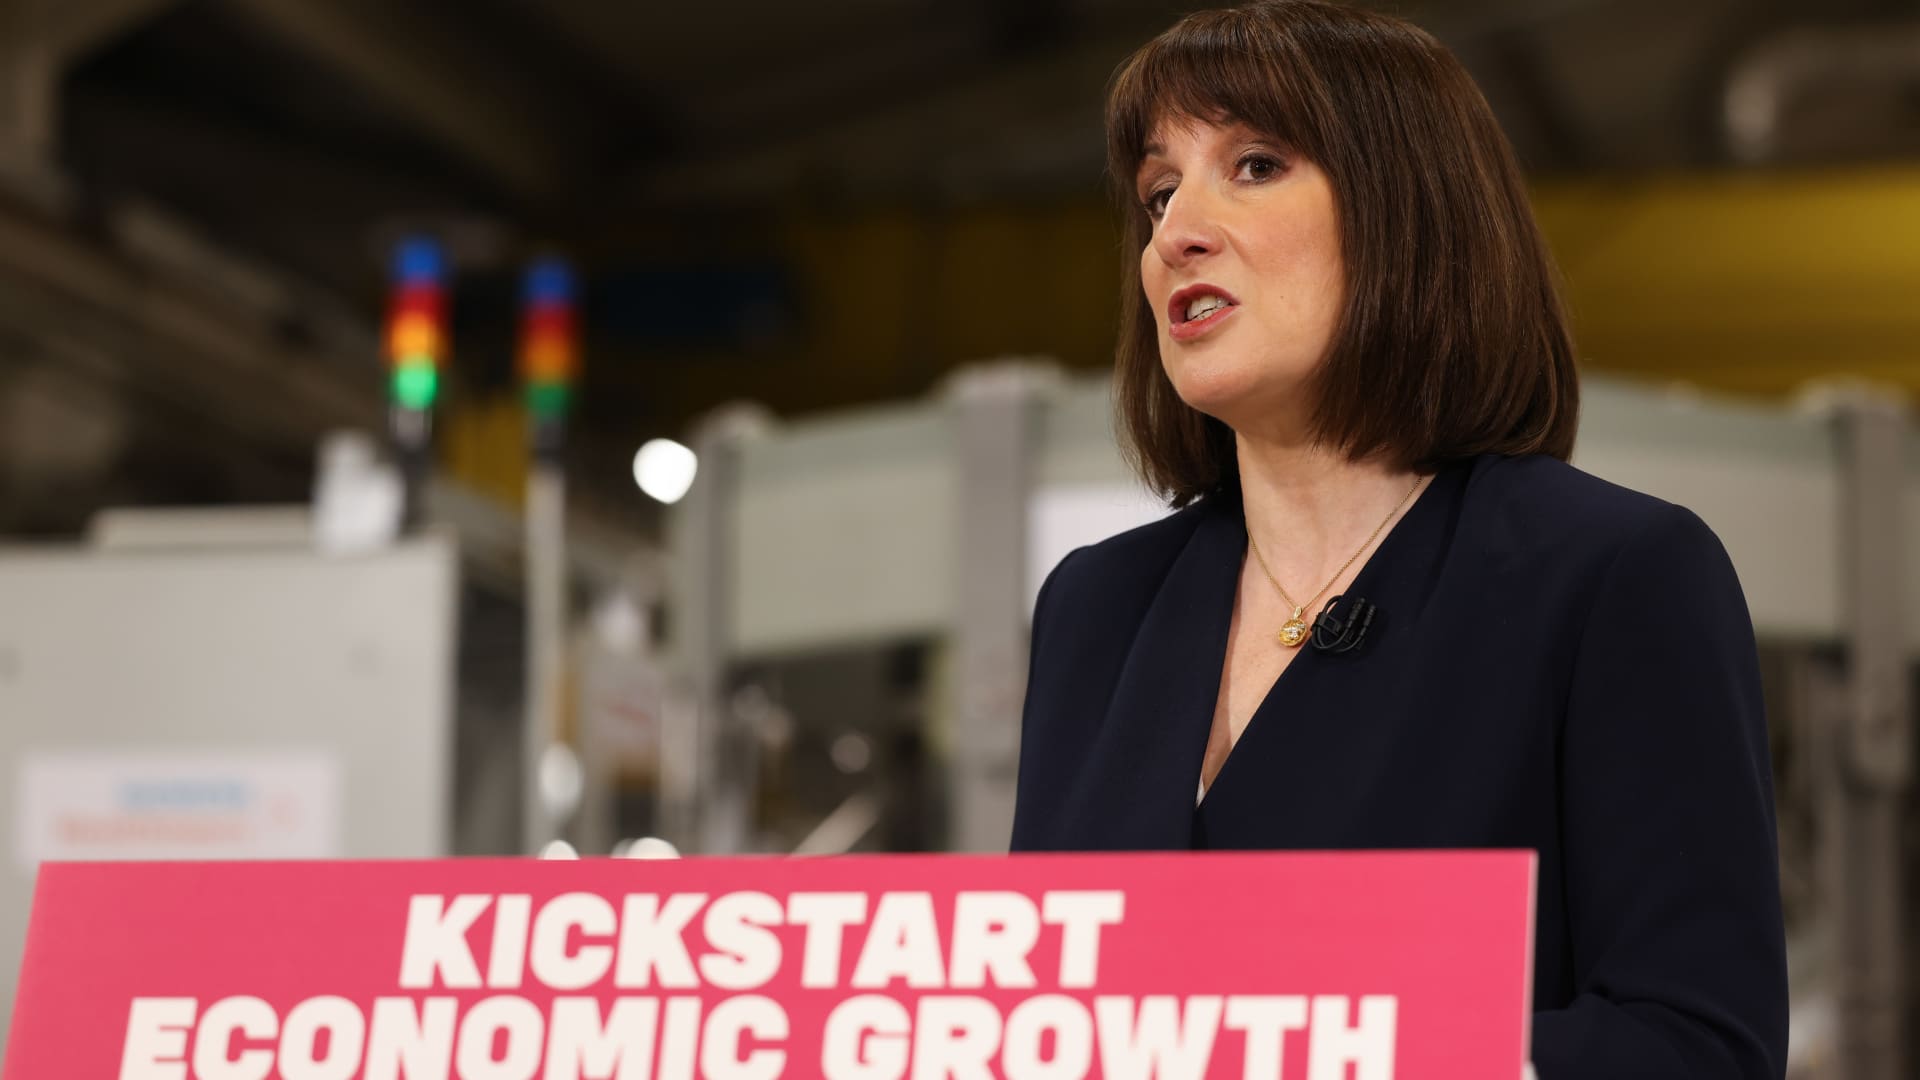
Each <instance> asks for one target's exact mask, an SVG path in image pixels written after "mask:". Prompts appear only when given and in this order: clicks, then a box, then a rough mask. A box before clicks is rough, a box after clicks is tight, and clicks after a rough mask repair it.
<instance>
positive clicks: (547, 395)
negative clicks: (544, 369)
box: [527, 382, 573, 420]
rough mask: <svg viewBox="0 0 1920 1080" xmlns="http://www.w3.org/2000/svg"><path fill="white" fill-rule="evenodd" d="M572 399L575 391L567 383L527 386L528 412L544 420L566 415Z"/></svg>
mask: <svg viewBox="0 0 1920 1080" xmlns="http://www.w3.org/2000/svg"><path fill="white" fill-rule="evenodd" d="M572 398H573V391H572V390H571V389H570V388H569V387H568V386H567V384H566V383H558V382H537V383H529V384H527V411H528V412H530V413H532V414H533V415H534V416H536V417H539V418H540V419H543V420H546V419H552V418H553V417H557V416H564V415H566V412H567V404H568V402H569V401H571V400H572Z"/></svg>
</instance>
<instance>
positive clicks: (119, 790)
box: [14, 752, 340, 871]
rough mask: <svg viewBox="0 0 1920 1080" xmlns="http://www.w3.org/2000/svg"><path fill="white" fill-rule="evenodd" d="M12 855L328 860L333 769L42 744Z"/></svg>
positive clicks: (21, 798)
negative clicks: (55, 748) (50, 749)
mask: <svg viewBox="0 0 1920 1080" xmlns="http://www.w3.org/2000/svg"><path fill="white" fill-rule="evenodd" d="M14 792H15V798H16V800H17V803H16V807H15V811H16V812H15V817H14V821H15V822H16V829H17V836H16V840H17V842H16V844H15V855H16V857H17V858H18V859H19V861H20V863H21V865H22V866H23V867H24V868H25V869H27V870H29V871H31V870H32V869H33V868H34V867H36V866H38V865H39V864H40V863H41V862H43V861H45V860H49V859H58V860H76V861H94V860H117V859H188V860H192V859H325V858H333V857H337V856H338V855H339V854H340V850H339V848H340V768H339V764H338V762H337V761H336V760H335V759H334V758H333V757H332V756H331V755H328V754H323V753H284V752H277V753H209V754H170V753H83V752H72V753H42V754H30V755H27V756H26V757H25V759H24V760H23V761H22V762H21V765H20V775H19V783H18V785H16V786H15V788H14Z"/></svg>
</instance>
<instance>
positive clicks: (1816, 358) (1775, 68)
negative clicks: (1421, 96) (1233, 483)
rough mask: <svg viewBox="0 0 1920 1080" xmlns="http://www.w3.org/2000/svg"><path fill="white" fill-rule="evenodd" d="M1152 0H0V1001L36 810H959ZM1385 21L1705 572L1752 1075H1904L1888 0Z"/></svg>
mask: <svg viewBox="0 0 1920 1080" xmlns="http://www.w3.org/2000/svg"><path fill="white" fill-rule="evenodd" d="M1186 6H1187V5H1179V4H1174V3H1168V2H1164V0H937V2H936V0H827V2H822V3H816V4H792V3H785V2H775V0H743V2H741V3H737V4H735V5H733V6H732V7H728V8H714V7H711V6H710V5H697V4H667V3H662V2H657V0H640V2H625V0H461V2H458V3H454V2H427V0H406V2H401V0H0V787H4V788H5V790H6V791H7V792H8V793H9V794H8V796H7V797H6V798H4V799H0V821H4V822H5V824H6V826H7V827H6V829H5V831H4V835H5V837H6V839H7V841H8V842H9V843H10V844H11V845H12V849H13V854H14V857H13V858H12V859H10V860H8V861H7V864H6V869H5V870H4V872H3V873H4V877H0V971H3V972H5V973H6V974H5V975H4V977H0V978H3V980H4V981H0V1017H4V1016H5V1015H6V1012H7V1007H8V1004H9V1002H8V995H10V986H11V978H12V976H11V973H12V972H13V971H15V970H17V965H18V950H19V943H20V940H21V936H22V934H23V931H24V925H25V918H26V912H27V908H28V904H29V900H30V895H31V884H32V880H33V869H34V866H35V865H36V864H37V862H38V861H39V860H41V859H46V858H102V857H229V856H237V857H246V856H292V857H359V856H436V855H449V854H506V853H528V852H533V851H538V850H540V849H541V848H543V847H544V846H546V845H547V844H548V843H549V842H550V841H553V840H556V839H564V840H565V841H567V842H569V843H570V844H572V845H573V846H575V847H576V848H578V849H579V850H580V851H582V852H586V853H588V854H605V853H609V852H614V851H622V852H624V851H628V850H630V849H631V848H632V847H633V842H634V841H635V840H637V839H639V838H642V837H661V838H665V839H666V840H668V841H670V842H671V843H673V844H676V845H678V846H679V848H680V849H682V850H683V851H689V852H712V853H722V852H795V851H799V852H819V853H832V852H842V851H852V850H857V851H941V850H996V849H999V850H1004V846H1005V842H1006V836H1007V831H1008V826H1009V824H1010V821H1011V809H1012V794H1011V793H1012V782H1013V776H1014V768H1015V761H1016V758H1017V753H1018V719H1019V710H1020V697H1021V690H1022V684H1023V678H1024V670H1023V669H1024V664H1025V655H1026V654H1025V649H1026V619H1027V615H1028V612H1029V610H1030V607H1031V600H1032V596H1033V593H1034V591H1035V590H1036V589H1037V588H1038V584H1039V581H1040V580H1041V578H1042V577H1043V576H1044V575H1045V573H1046V571H1047V570H1048V569H1049V568H1050V567H1051V566H1052V564H1053V562H1054V561H1055V560H1057V559H1058V558H1059V557H1060V556H1061V555H1062V554H1064V553H1065V552H1066V551H1067V550H1070V549H1071V548H1072V547H1074V546H1077V545H1078V544H1081V543H1087V542H1090V541H1093V540H1097V539H1099V538H1101V537H1103V536H1105V535H1108V534H1110V533H1112V532H1115V531H1118V530H1119V529H1122V528H1125V527H1128V526H1130V525H1132V524H1135V523H1138V522H1141V521H1145V520H1148V519H1150V518H1151V517H1152V516H1154V515H1155V514H1156V513H1158V511H1157V510H1156V508H1155V507H1154V506H1153V505H1152V504H1151V502H1150V501H1149V500H1147V499H1146V498H1145V496H1144V495H1143V494H1141V493H1140V492H1139V491H1138V490H1137V489H1136V488H1135V487H1134V486H1133V484H1132V482H1131V481H1130V480H1129V478H1128V476H1127V474H1126V472H1125V470H1124V469H1123V468H1122V466H1121V464H1120V462H1119V459H1118V457H1117V454H1116V452H1115V450H1114V447H1113V441H1112V433H1111V422H1110V419H1109V404H1108V398H1107V386H1106V378H1105V372H1106V370H1107V366H1108V364H1109V359H1110V355H1111V349H1112V345H1113V341H1114V337H1115V333H1114V329H1115V318H1116V313H1117V310H1118V307H1117V299H1116V283H1117V281H1118V279H1119V270H1120V260H1121V259H1122V258H1127V257H1131V256H1130V255H1128V254H1125V253H1122V252H1120V251H1119V237H1118V232H1117V228H1116V223H1115V215H1114V212H1113V209H1112V207H1111V206H1110V205H1109V204H1108V202H1107V200H1106V198H1105V196H1104V193H1103V189H1102V176H1101V168H1102V152H1103V146H1102V134H1101V129H1100V108H1101V100H1102V95H1103V91H1104V87H1105V83H1106V79H1107V77H1108V76H1109V74H1110V73H1111V72H1112V70H1113V68H1114V67H1115V65H1116V64H1117V63H1118V62H1119V61H1120V60H1121V59H1122V58H1123V57H1124V56H1125V55H1126V54H1127V53H1128V52H1129V51H1131V50H1132V49H1133V48H1134V47H1136V46H1138V45H1139V44H1140V43H1142V42H1143V41H1145V40H1146V39H1147V38H1148V37H1150V36H1152V35H1153V34H1154V33H1156V32H1158V31H1159V30H1161V29H1163V28H1164V27H1165V26H1166V25H1168V24H1169V23H1170V22H1171V21H1172V19H1173V18H1174V17H1176V16H1177V14H1179V12H1180V11H1182V10H1184V9H1185V7H1186ZM1396 10H1398V11H1399V12H1400V13H1401V14H1405V15H1407V16H1409V17H1411V18H1413V19H1415V20H1416V21H1418V22H1420V23H1421V24H1422V25H1424V26H1426V27H1428V28H1429V29H1431V30H1432V31H1434V32H1435V33H1436V34H1437V35H1439V36H1440V37H1441V38H1442V39H1443V40H1444V41H1445V42H1446V43H1447V44H1448V45H1449V46H1450V47H1452V48H1453V49H1454V50H1455V51H1456V52H1457V53H1458V54H1459V55H1460V57H1461V58H1462V59H1463V60H1464V61H1465V62H1466V63H1467V65H1468V66H1469V67H1470V68H1471V69H1472V71H1473V73H1474V75H1475V77H1476V78H1477V79H1478V80H1479V82H1480V84H1481V86H1482V87H1483V89H1484V90H1485V92H1486V94H1487V96H1488V97H1489V99H1490V100H1491V102H1492V104H1493V106H1494V108H1495V111H1496V112H1497V113H1498V114H1499V116H1500V119H1501V121H1502V123H1503V124H1504V126H1505V128H1506V130H1507V132H1508V134H1509V135H1510V137H1511V138H1512V140H1513V142H1514V144H1515V146H1516V148H1517V149H1518V151H1519V153H1520V156H1521V158H1522V159H1523V162H1524V163H1525V165H1526V167H1527V169H1528V171H1529V173H1530V176H1531V178H1532V182H1533V185H1534V196H1535V202H1536V206H1537V210H1538V213H1539V215H1540V217H1541V220H1542V222H1543V224H1544V225H1545V228H1546V230H1547V234H1548V237H1549V240H1550V242H1551V244H1552V247H1553V249H1554V253H1555V256H1556V258H1557V260H1558V262H1559V264H1560V266H1561V268H1562V270H1563V272H1564V274H1565V276H1566V279H1567V288H1568V295H1569V298H1570V301H1571V304H1572V308H1573V312H1574V316H1575V320H1576V330H1577V337H1578V340H1579V344H1580V354H1581V357H1582V360H1583V362H1584V364H1585V369H1586V372H1587V384H1586V385H1587V406H1586V412H1585V416H1584V420H1583V429H1582V435H1581V445H1580V450H1579V453H1578V456H1577V458H1576V463H1577V464H1580V465H1581V466H1583V467H1585V468H1587V469H1588V470H1589V471H1592V472H1596V473H1598V474H1600V475H1602V476H1605V477H1607V478H1609V479H1613V480H1616V481H1619V482H1621V483H1625V484H1628V485H1630V486H1634V487H1638V488H1641V489H1643V490H1646V491H1649V492H1652V493H1654V494H1657V495H1661V496H1663V497H1665V498H1669V499H1672V500H1674V501H1677V502H1681V503H1683V504H1686V505H1688V506H1691V507H1693V508H1694V509H1695V510H1696V511H1698V512H1699V513H1700V514H1702V516H1704V517H1705V518H1706V519H1707V520H1708V522H1709V523H1710V524H1712V525H1713V526H1714V528H1715V529H1716V530H1717V531H1718V532H1719V534H1720V535H1721V537H1722V538H1723V539H1724V540H1725V542H1726V544H1727V546H1728V548H1729V550H1730V551H1731V552H1732V554H1733V556H1734V559H1735V562H1736V563H1737V564H1738V567H1739V569H1740V572H1741V576H1742V579H1743V582H1744V583H1745V586H1746V588H1747V591H1748V595H1749V600H1750V603H1751V605H1752V608H1753V613H1754V618H1755V622H1756V626H1757V629H1758V632H1759V635H1760V638H1761V645H1762V653H1763V659H1764V661H1765V667H1766V677H1767V692H1768V696H1769V705H1770V710H1771V723H1772V725H1773V729H1774V755H1775V768H1776V774H1777V775H1776V785H1777V788H1778V796H1779V815H1780V825H1781V859H1782V874H1783V882H1784V887H1785V890H1786V900H1787V905H1788V917H1789V929H1790V937H1791V939H1792V951H1793V957H1792V960H1793V976H1794V995H1795V1005H1794V1050H1793V1055H1794V1061H1793V1069H1794V1075H1795V1076H1801V1077H1822V1078H1826V1077H1835V1078H1838V1077H1875V1078H1878V1077H1888V1078H1891V1077H1896V1076H1899V1077H1905V1076H1914V1075H1920V1071H1916V1068H1917V1067H1920V1066H1916V1063H1915V1060H1914V1058H1913V1056H1912V1055H1911V1054H1910V1053H1909V1052H1908V1050H1907V1048H1906V1047H1905V1039H1906V1036H1905V1033H1906V1031H1907V1030H1908V1029H1909V1028H1910V1027H1912V1026H1913V1025H1912V1024H1911V1021H1912V1020H1913V1019H1916V1018H1920V1010H1917V1009H1916V1008H1915V1005H1914V995H1913V994H1912V993H1911V992H1910V990H1909V987H1910V985H1911V984H1912V982H1913V980H1912V978H1911V975H1912V973H1913V972H1914V971H1915V970H1916V969H1917V965H1916V957H1920V952H1916V951H1915V950H1914V949H1913V948H1911V947H1910V945H1909V942H1910V941H1912V940H1914V934H1913V930H1914V929H1915V928H1914V926H1913V925H1912V924H1913V922H1914V915H1913V912H1914V910H1915V908H1914V905H1913V904H1911V903H1910V901H1909V900H1908V897H1909V895H1911V889H1910V885H1909V879H1910V877H1911V873H1912V870H1913V867H1914V865H1915V859H1914V856H1913V845H1914V838H1915V837H1920V829H1916V828H1915V826H1916V824H1920V822H1916V820H1915V815H1914V799H1913V797H1912V794H1911V792H1912V783H1911V779H1910V777H1911V772H1912V761H1913V756H1914V751H1913V747H1912V738H1911V729H1912V724H1913V700H1914V699H1913V681H1914V678H1913V673H1914V667H1913V664H1912V655H1913V652H1912V647H1911V646H1912V645H1913V644H1914V643H1915V642H1916V641H1920V630H1917V629H1916V628H1920V566H1916V565H1915V558H1914V554H1913V552H1914V550H1915V544H1914V537H1915V535H1916V532H1915V530H1916V528H1917V527H1920V487H1916V472H1915V469H1914V465H1915V464H1916V461H1917V460H1920V456H1917V455H1920V451H1916V447H1915V439H1914V434H1913V427H1912V423H1911V419H1910V414H1909V412H1908V411H1907V408H1906V406H1905V404H1904V401H1905V397H1904V391H1905V390H1906V389H1907V388H1910V387H1913V386H1916V385H1920V6H1917V5H1916V4H1915V3H1914V2H1913V0H1821V2H1819V3H1815V2H1813V0H1681V2H1677V3H1676V2H1673V0H1517V2H1516V0H1429V2H1424V3H1421V2H1408V3H1405V4H1402V5H1399V6H1398V7H1397V9H1396ZM1656 617H1657V616H1656Z"/></svg>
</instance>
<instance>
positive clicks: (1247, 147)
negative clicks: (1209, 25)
mask: <svg viewBox="0 0 1920 1080" xmlns="http://www.w3.org/2000/svg"><path fill="white" fill-rule="evenodd" d="M1135 181H1136V182H1135V187H1134V190H1135V192H1136V194H1138V195H1139V197H1140V201H1141V203H1142V204H1144V205H1145V206H1146V209H1147V214H1148V217H1149V218H1151V219H1152V221H1153V239H1152V241H1151V242H1150V243H1148V244H1147V246H1146V249H1145V250H1143V251H1142V252H1141V253H1140V280H1141V283H1142V284H1143V285H1144V286H1145V288H1146V293H1147V305H1148V306H1149V307H1151V308H1152V309H1153V313H1154V315H1153V317H1154V319H1155V321H1156V322H1157V323H1158V325H1159V330H1160V363H1161V365H1162V366H1163V367H1164V368H1165V369H1166V372H1167V377H1168V378H1169V379H1171V380H1172V381H1173V388H1174V390H1175V391H1176V392H1177V393H1179V395H1180V397H1181V399H1182V400H1184V401H1185V402H1186V403H1187V404H1189V405H1191V406H1193V407H1194V408H1196V409H1199V410H1200V411H1201V412H1204V413H1206V414H1207V415H1209V416H1213V417H1216V418H1218V419H1220V420H1221V421H1223V422H1225V423H1226V424H1227V425H1228V426H1229V427H1231V428H1233V429H1234V430H1235V431H1237V432H1240V433H1241V434H1249V433H1251V432H1253V431H1256V430H1262V429H1267V430H1269V431H1270V432H1271V434H1272V435H1274V436H1278V437H1289V436H1291V435H1294V434H1297V433H1298V430H1299V427H1300V426H1301V425H1303V424H1304V423H1305V420H1306V418H1307V416H1308V414H1309V411H1310V406H1311V403H1310V402H1308V401H1306V400H1304V399H1305V393H1304V390H1305V387H1306V385H1307V382H1308V380H1309V379H1310V378H1311V376H1312V375H1313V373H1314V371H1315V370H1316V369H1317V368H1318V367H1319V365H1320V363H1321V361H1322V360H1323V359H1325V357H1326V352H1327V347H1328V344H1329V342H1331V341H1332V338H1333V333H1334V328H1335V326H1336V324H1337V323H1338V321H1339V319H1340V311H1341V306H1342V303H1343V300H1344V292H1345V284H1344V283H1345V276H1344V273H1343V270H1342V266H1341V259H1340V235H1339V225H1338V220H1337V216H1336V213H1335V208H1334V199H1333V187H1332V185H1331V184H1329V183H1328V181H1327V177H1326V174H1325V173H1323V172H1321V171H1320V169H1319V167H1318V166H1316V165H1315V164H1314V163H1313V162H1311V161H1308V160H1307V159H1305V158H1304V157H1301V156H1299V155H1297V154H1295V153H1293V151H1291V150H1290V149H1288V148H1287V147H1284V146H1281V145H1279V144H1277V143H1275V142H1273V141H1272V140H1270V139H1266V138H1263V137H1261V136H1260V135H1259V134H1258V133H1257V132H1255V131H1254V130H1253V129H1251V128H1248V127H1245V126H1243V125H1240V124H1231V125H1228V126H1225V127H1219V126H1215V125H1213V124H1209V123H1204V122H1199V121H1188V122H1181V121H1180V120H1178V119H1174V120H1170V121H1163V122H1162V123H1161V124H1160V125H1159V126H1158V127H1156V128H1155V129H1154V133H1153V137H1152V139H1151V140H1150V141H1149V143H1148V145H1147V156H1146V159H1145V160H1144V161H1142V162H1141V164H1140V171H1139V174H1138V176H1136V177H1135Z"/></svg>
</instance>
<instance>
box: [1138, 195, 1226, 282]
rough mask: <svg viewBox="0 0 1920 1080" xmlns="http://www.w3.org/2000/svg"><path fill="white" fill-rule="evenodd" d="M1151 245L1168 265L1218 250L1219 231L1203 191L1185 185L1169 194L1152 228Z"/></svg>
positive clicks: (1177, 264) (1181, 264) (1189, 260)
mask: <svg viewBox="0 0 1920 1080" xmlns="http://www.w3.org/2000/svg"><path fill="white" fill-rule="evenodd" d="M1153 246H1154V247H1155V249H1157V250H1158V251H1159V254H1160V258H1161V259H1162V260H1163V261H1164V262H1165V263H1166V264H1167V265H1168V266H1184V265H1186V264H1187V263H1189V262H1191V261H1192V260H1194V259H1197V258H1200V257H1201V256H1204V255H1209V254H1212V253H1213V252H1215V251H1218V250H1219V249H1220V234H1219V230H1218V227H1217V225H1216V222H1215V220H1214V216H1213V214H1212V213H1211V212H1210V207H1209V206H1208V205H1207V197H1206V193H1205V192H1204V191H1202V190H1199V189H1197V188H1192V187H1189V188H1186V189H1185V190H1182V191H1176V192H1174V193H1173V197H1172V198H1171V199H1169V200H1167V209H1166V211H1165V212H1164V213H1162V214H1161V215H1160V224H1159V227H1158V228H1156V229H1154V230H1153Z"/></svg>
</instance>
